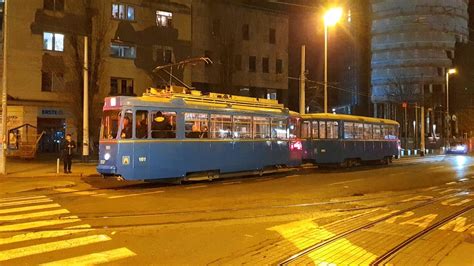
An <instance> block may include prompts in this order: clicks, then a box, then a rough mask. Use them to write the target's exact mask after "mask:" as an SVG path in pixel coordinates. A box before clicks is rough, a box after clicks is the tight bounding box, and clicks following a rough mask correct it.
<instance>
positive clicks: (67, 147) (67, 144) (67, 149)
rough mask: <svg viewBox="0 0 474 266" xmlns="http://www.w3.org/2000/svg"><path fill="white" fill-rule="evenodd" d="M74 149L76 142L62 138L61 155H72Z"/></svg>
mask: <svg viewBox="0 0 474 266" xmlns="http://www.w3.org/2000/svg"><path fill="white" fill-rule="evenodd" d="M74 149H76V142H74V140H71V141H67V140H63V142H62V143H61V155H62V156H72V155H74Z"/></svg>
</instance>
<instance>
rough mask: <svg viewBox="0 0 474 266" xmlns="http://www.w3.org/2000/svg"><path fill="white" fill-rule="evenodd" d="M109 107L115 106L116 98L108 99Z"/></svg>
mask: <svg viewBox="0 0 474 266" xmlns="http://www.w3.org/2000/svg"><path fill="white" fill-rule="evenodd" d="M110 106H117V98H115V97H112V98H110Z"/></svg>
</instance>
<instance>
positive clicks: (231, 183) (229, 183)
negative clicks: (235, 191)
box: [222, 181, 242, 185]
mask: <svg viewBox="0 0 474 266" xmlns="http://www.w3.org/2000/svg"><path fill="white" fill-rule="evenodd" d="M241 183H242V181H234V182H225V183H222V185H233V184H241Z"/></svg>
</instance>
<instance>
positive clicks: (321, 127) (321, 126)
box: [319, 121, 326, 139]
mask: <svg viewBox="0 0 474 266" xmlns="http://www.w3.org/2000/svg"><path fill="white" fill-rule="evenodd" d="M319 138H320V139H325V138H326V121H319Z"/></svg>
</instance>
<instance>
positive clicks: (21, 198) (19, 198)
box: [0, 195, 46, 202]
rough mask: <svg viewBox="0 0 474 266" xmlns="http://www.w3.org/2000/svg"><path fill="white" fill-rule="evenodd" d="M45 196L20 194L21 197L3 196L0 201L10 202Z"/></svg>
mask: <svg viewBox="0 0 474 266" xmlns="http://www.w3.org/2000/svg"><path fill="white" fill-rule="evenodd" d="M44 198H46V196H43V195H42V196H22V197H13V198H3V199H0V202H10V201H18V200H34V199H44Z"/></svg>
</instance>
